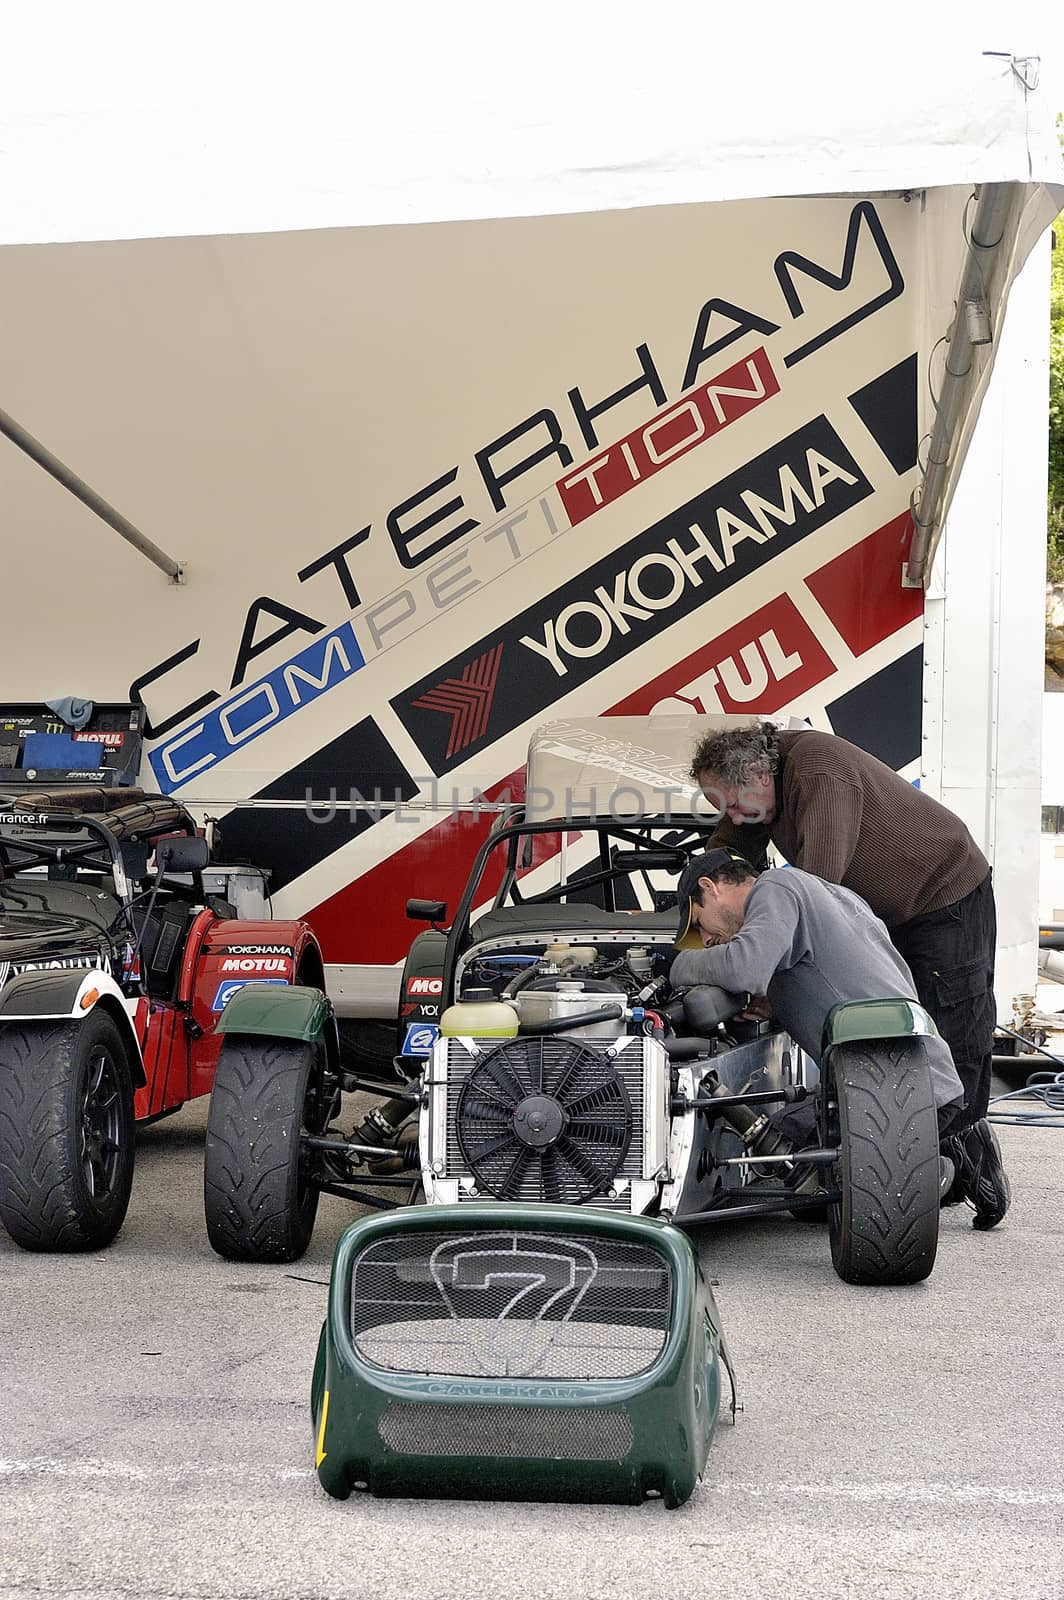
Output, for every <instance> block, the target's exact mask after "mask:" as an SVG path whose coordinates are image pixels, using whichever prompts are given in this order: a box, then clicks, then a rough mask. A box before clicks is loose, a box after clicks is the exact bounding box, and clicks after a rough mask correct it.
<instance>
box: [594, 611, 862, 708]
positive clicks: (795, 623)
mask: <svg viewBox="0 0 1064 1600" xmlns="http://www.w3.org/2000/svg"><path fill="white" fill-rule="evenodd" d="M834 670H835V664H834V662H833V661H832V660H831V657H830V656H829V655H828V653H827V651H826V650H825V649H824V647H823V645H822V644H821V643H820V641H819V640H818V639H817V638H816V636H815V634H814V633H813V631H812V629H811V628H810V627H809V625H808V623H807V622H806V621H805V619H804V618H803V617H802V615H801V613H800V612H799V611H798V608H797V606H796V605H795V604H794V601H793V600H791V599H790V597H789V596H788V595H783V594H781V595H778V596H777V597H776V599H775V600H771V601H770V602H769V604H768V605H767V606H762V607H761V608H760V610H758V611H755V612H754V613H753V615H752V616H749V617H746V618H745V619H744V620H743V621H742V622H738V623H736V624H735V626H734V627H732V628H728V629H727V630H726V631H725V632H724V633H721V634H718V635H717V637H716V638H715V639H711V640H710V641H709V642H708V643H707V644H703V645H699V647H698V649H697V650H693V651H692V652H691V654H690V655H689V656H684V658H683V660H682V661H678V662H677V663H676V665H675V666H674V667H669V668H668V670H667V671H665V672H662V673H660V674H659V675H658V677H656V678H653V679H652V680H651V681H650V683H648V684H647V685H646V686H645V687H644V688H642V689H637V690H635V692H634V693H633V694H630V695H626V696H625V698H624V699H623V700H619V701H618V702H617V704H616V705H615V706H611V707H610V709H609V711H608V712H607V713H606V715H607V716H628V717H636V716H645V715H648V714H649V713H650V712H651V711H653V710H655V709H656V708H657V707H658V706H660V705H661V703H662V701H668V700H675V701H676V702H677V703H676V705H675V706H674V707H673V708H672V709H674V710H675V711H677V712H685V711H695V712H705V713H707V714H708V715H719V714H720V713H721V712H725V713H727V714H729V715H730V714H732V713H734V712H737V713H739V714H740V715H743V714H745V713H748V712H755V713H756V712H760V713H762V714H763V715H764V716H770V715H771V714H772V712H773V711H778V710H779V708H780V706H782V705H786V703H787V702H788V701H789V700H793V699H795V697H796V696H797V695H800V694H805V693H806V691H807V690H809V689H812V688H813V686H814V685H815V684H818V683H822V682H823V680H824V679H825V678H827V677H830V676H831V674H832V673H833V672H834Z"/></svg>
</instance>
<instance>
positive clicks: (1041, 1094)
mask: <svg viewBox="0 0 1064 1600" xmlns="http://www.w3.org/2000/svg"><path fill="white" fill-rule="evenodd" d="M998 1031H999V1032H1001V1033H1007V1034H1008V1035H1009V1036H1010V1038H1013V1039H1018V1040H1019V1041H1020V1043H1021V1044H1024V1045H1026V1046H1027V1048H1028V1050H1029V1051H1030V1052H1031V1053H1032V1054H1033V1055H1040V1056H1045V1057H1046V1059H1047V1060H1048V1061H1052V1062H1053V1063H1054V1064H1055V1065H1056V1066H1057V1067H1059V1068H1060V1070H1059V1071H1058V1072H1044V1071H1043V1072H1032V1073H1031V1075H1030V1077H1029V1078H1028V1079H1027V1082H1026V1083H1025V1084H1024V1086H1023V1088H1022V1089H1013V1090H1012V1091H1011V1092H1010V1093H1009V1094H999V1095H995V1096H994V1098H993V1100H991V1102H990V1108H989V1109H988V1111H987V1121H988V1122H1012V1123H1017V1124H1019V1125H1020V1126H1021V1127H1025V1128H1064V1060H1062V1059H1061V1057H1060V1056H1055V1055H1054V1054H1053V1052H1052V1051H1051V1050H1044V1049H1043V1048H1042V1046H1041V1045H1035V1044H1032V1043H1031V1041H1030V1039H1025V1038H1024V1036H1023V1034H1022V1033H1015V1032H1013V1030H1012V1029H1011V1028H1005V1027H1002V1026H1001V1024H999V1025H998ZM1023 1099H1033V1100H1038V1101H1040V1102H1041V1104H1042V1105H1043V1106H1045V1108H1046V1109H1045V1110H1044V1111H1035V1110H1030V1111H1021V1110H1020V1108H1019V1107H1018V1106H1009V1108H1008V1110H1007V1111H995V1110H994V1109H993V1108H994V1107H995V1106H1000V1105H1003V1104H1004V1102H1006V1101H1011V1100H1023Z"/></svg>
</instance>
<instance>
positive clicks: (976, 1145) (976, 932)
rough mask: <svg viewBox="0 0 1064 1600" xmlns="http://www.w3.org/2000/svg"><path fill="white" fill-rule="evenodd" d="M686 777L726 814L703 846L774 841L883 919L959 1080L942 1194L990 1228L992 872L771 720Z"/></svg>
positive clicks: (842, 744) (995, 1152)
mask: <svg viewBox="0 0 1064 1600" xmlns="http://www.w3.org/2000/svg"><path fill="white" fill-rule="evenodd" d="M691 776H692V778H693V779H694V781H695V782H696V783H697V784H698V785H699V787H700V788H701V789H702V790H703V792H704V793H705V795H706V797H707V799H708V800H709V802H710V804H711V805H713V806H715V807H717V808H718V809H719V810H720V811H722V812H723V813H724V815H723V816H722V818H721V820H720V823H719V824H718V826H717V829H716V831H715V833H714V834H713V837H712V838H711V839H710V840H709V841H708V843H707V846H706V848H707V849H713V848H714V847H716V846H720V845H725V846H730V847H731V848H733V849H737V850H740V851H741V853H742V854H743V855H744V856H745V857H746V858H747V860H748V861H751V862H752V863H753V864H754V866H755V867H758V868H761V867H763V866H765V865H766V864H767V857H766V850H767V847H768V844H769V842H770V841H771V843H772V844H773V845H774V846H775V847H776V849H777V850H778V851H779V853H780V854H781V855H782V856H783V857H784V859H785V860H787V861H788V862H790V864H791V866H794V867H799V868H801V869H802V870H803V871H804V872H809V873H813V874H814V875H815V876H816V877H818V878H825V879H827V880H828V882H830V883H840V884H842V885H843V886H844V887H845V888H847V889H851V890H852V891H853V892H854V893H855V894H859V895H860V896H861V898H862V899H863V900H865V901H867V903H868V905H869V906H870V907H871V908H872V910H873V912H874V913H875V914H876V916H877V917H879V918H881V920H882V921H883V922H885V923H886V925H887V929H888V931H889V933H890V937H891V940H892V942H893V944H894V946H895V948H896V949H897V950H898V952H899V953H900V955H901V956H902V957H903V958H904V960H905V961H906V962H907V964H908V966H909V968H910V970H911V972H912V975H913V981H914V983H915V985H916V992H917V994H918V995H919V997H920V1000H921V1003H922V1004H923V1005H924V1006H925V1008H926V1009H927V1010H928V1011H929V1012H930V1013H931V1016H932V1017H933V1018H934V1020H935V1023H936V1025H937V1027H938V1030H939V1032H940V1033H941V1034H942V1036H943V1038H944V1039H945V1040H946V1043H947V1044H948V1045H949V1047H950V1050H951V1051H952V1053H953V1059H954V1063H955V1065H956V1068H957V1072H958V1074H959V1075H960V1079H961V1083H962V1084H963V1086H964V1102H963V1106H960V1107H958V1108H957V1110H956V1111H955V1113H954V1115H953V1119H952V1122H951V1123H948V1124H946V1125H944V1126H943V1140H942V1149H943V1153H944V1154H945V1155H947V1156H949V1157H950V1159H951V1160H952V1161H953V1164H954V1167H955V1168H956V1171H957V1181H956V1183H955V1185H954V1188H953V1190H951V1192H950V1195H949V1196H948V1197H947V1198H948V1199H949V1200H961V1199H967V1200H969V1201H971V1203H972V1204H973V1205H974V1207H975V1222H974V1226H975V1227H977V1228H992V1227H994V1225H995V1224H996V1223H998V1222H1000V1221H1001V1219H1002V1217H1003V1216H1004V1215H1005V1212H1006V1211H1007V1210H1008V1206H1009V1200H1010V1198H1011V1195H1010V1190H1009V1183H1008V1179H1007V1178H1006V1176H1005V1172H1004V1169H1003V1167H1002V1164H1001V1151H1000V1149H999V1148H998V1143H997V1139H996V1138H995V1136H994V1132H993V1129H992V1128H991V1127H990V1124H989V1123H988V1122H987V1120H986V1110H987V1104H988V1101H989V1097H990V1076H991V1055H992V1052H993V1037H994V1026H995V1023H996V1021H997V1009H996V1005H995V1001H994V952H995V944H996V939H997V921H996V914H995V909H994V892H993V887H992V884H991V878H990V867H989V865H988V864H987V860H986V857H985V856H984V855H983V853H982V851H981V850H980V849H979V848H978V846H977V845H976V843H975V841H974V840H973V839H972V837H971V835H970V833H969V832H968V830H967V828H966V827H965V826H964V824H963V822H962V821H961V820H960V818H959V817H956V816H954V814H953V812H952V811H948V810H947V809H946V807H945V806H941V805H939V804H938V802H937V801H936V800H932V799H931V797H930V796H929V795H926V794H923V793H921V791H920V790H919V789H915V788H913V786H912V784H909V783H906V782H905V780H904V779H903V778H899V777H898V775H897V773H896V772H893V771H892V770H891V768H890V767H887V766H885V765H884V764H883V762H882V761H877V760H876V758H875V757H874V756H870V755H868V754H867V753H866V752H865V751H864V750H861V749H859V748H858V747H857V746H856V745H853V744H850V743H849V742H848V740H846V739H840V738H838V737H836V735H834V734H830V733H817V732H814V731H813V730H811V729H810V730H799V731H795V732H783V731H781V730H779V729H778V728H776V727H775V725H774V724H773V723H770V722H763V723H761V724H760V725H759V726H757V727H752V728H734V729H728V730H727V731H725V732H723V733H711V734H709V735H707V736H706V737H705V738H704V739H702V740H700V742H699V744H698V745H697V747H696V749H695V751H694V755H693V757H692V761H691Z"/></svg>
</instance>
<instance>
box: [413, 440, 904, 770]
mask: <svg viewBox="0 0 1064 1600" xmlns="http://www.w3.org/2000/svg"><path fill="white" fill-rule="evenodd" d="M871 493H872V487H871V485H870V484H869V482H868V480H867V479H866V478H865V476H864V474H863V473H862V472H861V469H860V467H859V466H858V465H857V463H856V461H854V459H853V457H852V456H851V455H850V452H849V451H848V450H847V449H846V446H845V445H844V444H843V442H842V440H841V439H840V438H839V436H838V434H837V433H836V432H835V429H834V428H833V427H832V426H831V424H830V422H829V421H828V419H827V418H826V417H824V416H820V417H816V418H814V420H813V421H812V422H810V423H808V424H807V425H806V426H805V427H804V428H801V429H799V430H798V431H797V432H796V433H792V434H791V435H790V436H789V437H788V438H785V439H782V440H779V441H778V442H777V443H776V444H774V445H772V447H771V448H770V449H768V450H766V451H764V452H763V454H761V455H760V456H757V457H756V458H755V459H754V460H753V461H751V462H749V463H748V464H747V465H746V466H745V467H742V468H740V469H739V470H738V471H736V472H733V473H731V474H730V475H729V476H728V477H727V478H724V479H722V480H721V481H720V482H719V483H717V484H715V485H713V487H712V488H709V489H706V490H704V491H703V492H702V493H701V494H699V495H697V496H696V497H695V498H694V499H693V500H689V501H688V502H687V503H686V505H683V506H679V507H678V508H677V509H676V510H675V511H672V512H670V513H669V515H668V516H666V517H663V518H662V519H661V520H660V521H659V522H657V523H655V524H654V525H653V526H652V527H650V528H648V529H647V530H646V531H645V532H644V533H641V534H639V535H637V537H636V538H634V539H630V540H629V541H628V542H627V543H626V544H624V545H622V546H621V547H620V548H619V549H618V550H615V551H613V552H612V553H611V554H610V555H609V556H608V557H605V558H604V559H602V560H600V561H598V562H596V563H595V564H594V565H593V566H591V567H590V568H588V570H587V571H586V572H584V573H583V574H582V575H581V576H579V577H577V578H574V579H572V580H571V581H570V582H569V583H567V584H565V586H564V587H562V588H559V589H556V590H555V591H554V592H553V593H552V594H549V595H547V596H545V597H544V599H542V600H540V601H538V602H537V603H536V605H534V606H530V607H529V608H528V610H526V611H523V612H521V613H520V614H519V615H518V616H517V617H515V618H514V619H513V620H512V621H510V622H508V623H507V624H506V625H505V626H504V627H503V628H501V629H499V630H497V631H496V632H495V633H493V634H491V635H489V636H488V637H486V638H483V639H480V640H478V641H477V642H476V643H474V644H472V645H470V647H469V648H468V650H466V651H465V652H464V653H463V654H462V655H461V656H458V657H455V658H454V659H453V660H451V661H449V662H446V663H445V664H444V665H443V666H441V667H439V668H438V669H437V670H436V671H435V672H433V673H432V674H431V675H430V676H428V677H426V678H422V679H421V681H420V682H419V683H416V684H414V685H413V686H412V687H411V688H410V689H408V690H407V691H406V693H405V694H402V695H398V696H397V697H396V698H395V699H394V700H392V702H391V704H392V706H393V707H394V709H395V712H396V714H397V716H398V717H399V719H400V721H401V722H402V723H403V725H404V726H405V727H406V729H407V731H408V733H410V735H411V736H412V737H413V738H414V739H415V740H416V742H417V744H418V745H419V746H420V748H421V750H422V752H423V754H424V755H425V757H426V759H427V760H428V762H429V763H430V765H431V767H432V769H433V770H434V771H435V772H436V773H438V774H442V773H445V772H449V771H451V769H452V768H453V767H455V766H457V765H458V763H459V762H460V761H463V760H465V759H466V758H467V757H468V756H470V755H473V754H475V753H477V752H478V751H479V750H481V749H483V748H484V747H485V746H486V745H488V744H491V743H492V742H493V741H494V740H495V739H498V738H500V737H501V736H502V735H503V734H505V733H509V732H510V731H511V729H513V728H516V727H519V726H520V724H521V723H522V722H525V721H527V720H528V718H529V717H532V716H535V715H536V714H537V713H538V712H540V711H542V710H544V709H545V708H546V707H547V706H550V705H552V704H553V703H554V702H555V701H556V700H557V698H558V696H559V695H561V694H565V693H567V692H568V691H569V690H570V689H575V688H578V687H579V686H580V685H581V684H584V683H586V682H587V681H588V680H589V679H590V678H593V677H595V676H596V674H598V673H599V672H601V671H602V670H603V668H605V667H608V666H611V665H612V664H613V663H614V662H615V661H619V660H620V659H622V658H623V657H624V656H625V655H627V654H628V653H629V652H630V651H632V650H634V649H636V648H637V647H638V646H639V645H641V644H644V643H645V642H646V641H647V640H648V639H652V638H654V637H655V636H656V635H657V634H659V633H661V632H663V631H664V629H666V628H668V627H669V626H671V624H672V623H674V622H678V621H680V620H681V619H682V618H683V617H686V616H688V615H690V613H691V612H692V611H694V610H696V609H697V608H698V607H700V606H702V605H704V604H705V602H706V601H707V600H710V599H712V598H713V597H714V595H716V594H719V593H721V592H722V591H724V590H725V589H728V588H730V587H731V586H732V585H733V584H736V583H738V582H740V581H741V580H742V579H743V578H745V577H748V576H749V575H750V573H752V572H755V571H757V569H758V568H760V567H762V566H764V565H765V564H766V563H767V562H769V561H771V560H772V557H773V556H774V555H776V554H778V553H779V552H780V551H782V550H785V549H788V548H789V547H790V546H792V545H794V544H796V543H797V542H798V540H800V539H804V538H805V537H806V536H807V535H808V534H811V533H814V532H815V531H816V530H817V529H818V528H821V527H823V526H824V524H825V523H827V522H830V521H831V520H832V518H834V517H836V516H839V515H841V513H842V512H844V511H848V510H849V509H850V507H851V506H855V505H857V504H858V502H859V501H861V500H864V499H865V498H866V497H867V496H868V495H870V494H871ZM692 642H696V641H695V640H693V641H692ZM485 659H489V660H491V661H492V662H493V664H494V671H493V672H492V674H490V675H489V676H485V674H484V673H483V672H478V673H476V674H472V675H471V674H470V671H469V668H470V663H475V662H483V661H484V660H485Z"/></svg>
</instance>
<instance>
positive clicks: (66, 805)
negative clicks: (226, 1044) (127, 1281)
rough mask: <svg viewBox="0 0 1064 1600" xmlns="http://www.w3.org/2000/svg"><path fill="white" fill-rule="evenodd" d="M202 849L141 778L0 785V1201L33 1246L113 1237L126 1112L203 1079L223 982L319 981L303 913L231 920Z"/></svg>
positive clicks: (185, 1094)
mask: <svg viewBox="0 0 1064 1600" xmlns="http://www.w3.org/2000/svg"><path fill="white" fill-rule="evenodd" d="M208 861H209V851H208V847H207V844H206V842H205V841H204V840H203V839H201V838H199V837H197V835H196V829H195V823H194V821H193V819H192V817H191V816H190V815H189V813H188V812H187V811H186V810H185V809H184V807H183V806H180V805H178V804H177V803H175V802H174V801H172V800H167V799H162V798H160V797H158V796H152V795H147V796H146V795H144V794H143V793H142V792H141V791H140V790H135V789H128V788H126V789H95V790H86V789H81V788H79V789H59V790H53V791H52V792H50V793H48V794H42V793H34V794H32V795H31V796H26V795H17V796H5V797H0V1218H2V1220H3V1223H4V1225H5V1227H6V1228H7V1230H8V1232H9V1233H10V1235H11V1237H12V1238H13V1239H14V1240H15V1241H16V1243H17V1244H20V1245H22V1247H23V1248H24V1249H26V1250H96V1249H99V1248H100V1247H101V1246H103V1245H107V1244H110V1242H111V1240H112V1239H113V1238H114V1237H115V1235H116V1234H117V1233H118V1230H119V1229H120V1228H121V1226H122V1222H123V1219H124V1217H125V1214H126V1208H127V1206H128V1204H129V1195H130V1189H131V1186H132V1182H133V1159H134V1143H135V1140H134V1128H135V1124H136V1123H137V1122H148V1121H153V1120H155V1119H156V1118H158V1117H161V1116H164V1115H166V1114H167V1113H168V1112H171V1111H176V1110H177V1109H178V1108H179V1107H180V1106H182V1105H183V1104H184V1102H185V1101H186V1100H191V1099H193V1098H194V1097H195V1096H196V1095H204V1094H208V1093H209V1092H210V1089H211V1085H212V1083H213V1081H214V1070H215V1066H216V1064H217V1060H218V1051H219V1047H220V1044H221V1039H220V1036H218V1035H216V1033H215V1031H214V1030H215V1024H216V1022H217V1020H218V1017H219V1015H220V1013H221V1011H222V1008H223V1007H224V1005H225V1003H226V1001H227V1000H228V999H229V997H230V996H231V995H232V994H234V993H235V992H236V991H237V990H238V989H241V988H243V987H244V986H245V985H246V984H248V983H257V984H274V985H289V984H296V983H298V984H308V985H312V986H314V987H315V988H321V987H323V984H324V972H323V968H322V959H321V951H320V949H319V947H318V944H317V941H316V939H315V938H314V935H313V933H312V932H311V930H310V928H309V927H308V925H307V924H306V923H305V922H302V921H298V920H295V921H289V922H276V921H267V920H258V921H247V920H241V919H238V917H237V914H236V910H235V908H234V907H233V906H232V905H230V904H228V903H227V902H226V901H224V900H222V899H220V898H218V897H216V896H212V895H211V894H209V893H207V892H205V887H204V882H203V872H204V869H205V868H206V867H207V865H208Z"/></svg>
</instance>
